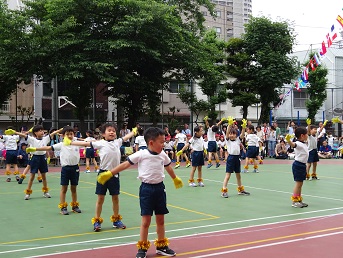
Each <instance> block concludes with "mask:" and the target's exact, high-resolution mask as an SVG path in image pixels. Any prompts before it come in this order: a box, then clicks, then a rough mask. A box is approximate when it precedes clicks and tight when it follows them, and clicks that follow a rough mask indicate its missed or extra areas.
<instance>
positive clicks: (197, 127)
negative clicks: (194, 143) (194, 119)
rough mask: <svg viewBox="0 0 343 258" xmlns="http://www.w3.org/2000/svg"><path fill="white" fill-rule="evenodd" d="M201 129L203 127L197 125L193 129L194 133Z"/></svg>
mask: <svg viewBox="0 0 343 258" xmlns="http://www.w3.org/2000/svg"><path fill="white" fill-rule="evenodd" d="M200 129H201V127H200V126H196V127H194V129H193V131H194V133H198V132H200Z"/></svg>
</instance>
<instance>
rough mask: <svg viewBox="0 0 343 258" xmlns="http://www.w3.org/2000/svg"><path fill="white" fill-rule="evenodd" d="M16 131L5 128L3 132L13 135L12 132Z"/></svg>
mask: <svg viewBox="0 0 343 258" xmlns="http://www.w3.org/2000/svg"><path fill="white" fill-rule="evenodd" d="M15 133H16V132H15V130H13V129H7V130H6V131H5V134H6V135H13V134H15Z"/></svg>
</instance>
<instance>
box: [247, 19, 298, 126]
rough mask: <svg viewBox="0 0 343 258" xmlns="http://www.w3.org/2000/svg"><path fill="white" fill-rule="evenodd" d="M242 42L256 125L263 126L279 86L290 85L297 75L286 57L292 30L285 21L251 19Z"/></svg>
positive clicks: (294, 63) (292, 63)
mask: <svg viewBox="0 0 343 258" xmlns="http://www.w3.org/2000/svg"><path fill="white" fill-rule="evenodd" d="M242 39H243V41H244V45H245V50H246V53H247V54H248V55H249V56H250V58H251V63H252V64H254V66H253V67H252V68H251V69H250V72H251V76H252V77H253V80H254V83H255V87H256V89H257V92H258V94H259V96H260V101H261V115H260V119H259V120H260V121H259V122H266V121H268V120H269V118H268V117H269V112H270V110H271V103H273V102H274V101H275V100H277V99H278V95H279V90H280V89H281V87H282V86H283V84H285V83H291V81H292V80H293V79H294V78H295V76H296V75H297V74H298V73H299V71H298V69H297V66H296V59H295V58H291V57H289V56H288V54H290V53H291V52H292V48H293V45H294V42H295V35H294V29H293V28H292V26H291V25H290V24H288V23H287V22H285V21H281V22H273V21H271V20H270V19H268V18H266V17H259V18H256V17H251V19H250V20H249V22H248V24H246V26H245V34H244V35H243V37H242Z"/></svg>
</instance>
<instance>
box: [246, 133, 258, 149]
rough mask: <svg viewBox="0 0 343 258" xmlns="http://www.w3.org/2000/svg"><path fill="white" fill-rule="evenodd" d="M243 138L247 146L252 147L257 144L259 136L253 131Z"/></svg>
mask: <svg viewBox="0 0 343 258" xmlns="http://www.w3.org/2000/svg"><path fill="white" fill-rule="evenodd" d="M245 140H246V142H247V144H248V146H254V147H256V146H259V143H258V140H259V138H258V136H257V135H256V134H254V133H249V134H247V135H246V136H245Z"/></svg>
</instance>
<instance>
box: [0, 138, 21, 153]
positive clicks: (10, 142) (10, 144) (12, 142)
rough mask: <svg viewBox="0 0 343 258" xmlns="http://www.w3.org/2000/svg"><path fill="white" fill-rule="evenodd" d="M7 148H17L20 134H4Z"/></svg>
mask: <svg viewBox="0 0 343 258" xmlns="http://www.w3.org/2000/svg"><path fill="white" fill-rule="evenodd" d="M2 139H3V140H4V142H5V148H6V150H17V148H18V141H19V135H3V136H2Z"/></svg>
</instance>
